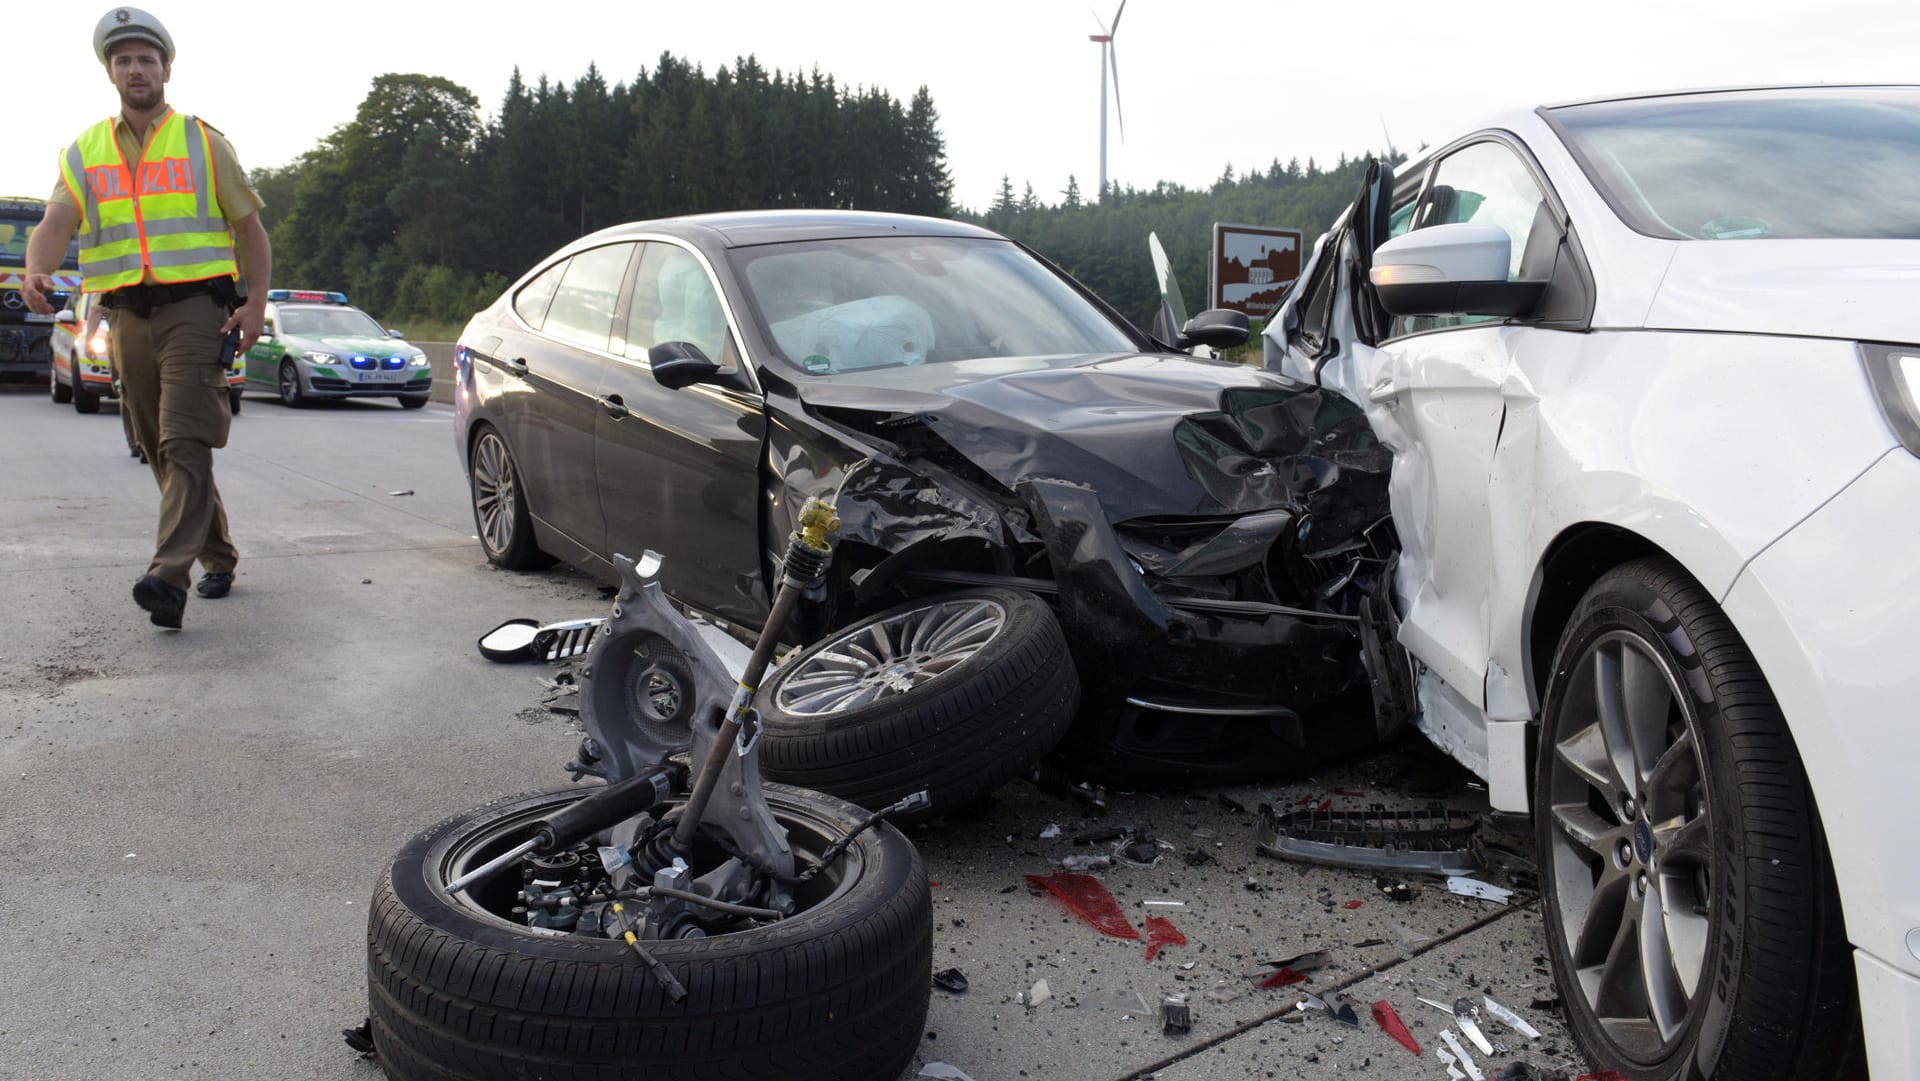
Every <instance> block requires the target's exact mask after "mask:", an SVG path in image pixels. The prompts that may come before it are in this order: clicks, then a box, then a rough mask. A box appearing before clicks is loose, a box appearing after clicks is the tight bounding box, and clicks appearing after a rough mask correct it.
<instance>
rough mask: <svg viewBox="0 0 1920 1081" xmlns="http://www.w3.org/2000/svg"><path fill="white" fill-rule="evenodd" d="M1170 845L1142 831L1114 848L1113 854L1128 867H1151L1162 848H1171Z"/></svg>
mask: <svg viewBox="0 0 1920 1081" xmlns="http://www.w3.org/2000/svg"><path fill="white" fill-rule="evenodd" d="M1172 847H1173V846H1172V845H1169V844H1164V843H1163V842H1161V841H1158V840H1155V839H1154V837H1153V835H1152V834H1150V833H1142V834H1141V835H1140V836H1138V837H1136V838H1134V839H1133V840H1131V841H1128V842H1127V843H1125V844H1123V845H1120V846H1118V847H1117V848H1115V849H1114V855H1115V856H1116V857H1117V858H1118V859H1119V860H1120V862H1121V863H1124V864H1126V865H1127V866H1129V867H1142V868H1145V867H1152V866H1153V865H1154V864H1156V863H1159V862H1160V853H1161V850H1162V849H1163V848H1166V849H1171V848H1172Z"/></svg>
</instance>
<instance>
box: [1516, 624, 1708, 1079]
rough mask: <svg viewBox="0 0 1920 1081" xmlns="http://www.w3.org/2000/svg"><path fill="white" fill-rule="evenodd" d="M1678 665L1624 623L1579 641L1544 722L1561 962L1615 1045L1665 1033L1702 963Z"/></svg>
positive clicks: (1692, 796) (1650, 1056)
mask: <svg viewBox="0 0 1920 1081" xmlns="http://www.w3.org/2000/svg"><path fill="white" fill-rule="evenodd" d="M1682 685H1683V684H1682V676H1681V674H1680V673H1679V672H1678V671H1677V670H1676V668H1675V666H1674V664H1673V663H1672V662H1671V661H1670V660H1668V659H1667V658H1666V656H1665V654H1664V653H1663V652H1662V651H1660V650H1659V649H1657V648H1655V647H1654V646H1652V645H1651V644H1649V643H1648V642H1647V641H1646V640H1645V639H1643V638H1642V637H1640V636H1639V635H1638V634H1635V633H1632V632H1630V631H1624V630H1616V631H1612V632H1609V633H1607V634H1605V635H1602V636H1601V637H1600V638H1599V639H1597V640H1596V641H1595V642H1593V643H1592V644H1591V645H1590V646H1589V647H1588V648H1587V649H1586V650H1585V652H1584V653H1583V654H1582V655H1581V657H1580V660H1579V663H1578V665H1577V666H1576V667H1575V668H1574V670H1573V674H1572V677H1571V681H1570V683H1569V686H1568V693H1567V694H1566V696H1565V698H1564V699H1563V700H1562V702H1561V716H1560V721H1559V724H1558V726H1557V730H1556V732H1555V733H1554V739H1555V741H1556V742H1555V743H1554V746H1553V754H1552V757H1551V759H1550V763H1549V766H1548V768H1549V770H1550V775H1549V778H1548V804H1549V806H1548V808H1547V811H1548V814H1549V815H1550V816H1551V823H1552V829H1551V839H1550V849H1551V850H1550V852H1549V853H1548V858H1549V859H1550V860H1551V861H1552V869H1553V892H1554V900H1555V901H1556V907H1557V916H1558V926H1557V928H1555V929H1556V930H1557V931H1558V932H1559V933H1560V935H1561V939H1562V941H1563V943H1564V944H1565V946H1566V950H1567V953H1568V955H1569V960H1570V962H1571V966H1570V968H1571V972H1572V975H1573V978H1574V982H1575V984H1576V985H1577V986H1578V988H1579V991H1580V993H1581V995H1582V997H1583V998H1584V999H1585V1004H1586V1006H1587V1008H1588V1009H1589V1010H1591V1011H1592V1013H1593V1016H1594V1018H1595V1019H1596V1020H1597V1021H1598V1022H1599V1024H1600V1027H1601V1028H1602V1030H1603V1031H1604V1032H1605V1034H1606V1036H1607V1038H1608V1039H1609V1040H1610V1041H1611V1042H1612V1043H1613V1044H1614V1045H1615V1046H1616V1047H1617V1048H1618V1049H1619V1050H1620V1051H1621V1052H1622V1053H1623V1054H1624V1055H1625V1056H1626V1057H1628V1058H1630V1059H1633V1060H1634V1061H1637V1062H1643V1063H1651V1062H1655V1061H1658V1060H1659V1059H1661V1058H1663V1057H1665V1056H1666V1055H1667V1054H1669V1053H1671V1051H1672V1050H1673V1049H1674V1047H1676V1046H1677V1045H1678V1043H1679V1041H1680V1038H1681V1037H1682V1035H1683V1030H1684V1029H1685V1028H1686V1026H1687V1020H1688V1018H1689V1017H1690V1016H1691V1013H1692V1008H1693V1005H1694V1002H1695V999H1696V998H1697V997H1698V995H1699V993H1700V991H1701V989H1702V985H1703V976H1704V974H1705V971H1706V962H1707V952H1708V946H1709V943H1710V942H1711V941H1712V925H1713V920H1714V917H1715V915H1716V913H1715V912H1714V906H1713V903H1712V898H1713V860H1712V855H1713V834H1712V822H1711V817H1710V814H1709V806H1710V802H1709V798H1708V792H1707V785H1706V776H1707V775H1706V771H1705V769H1704V766H1703V764H1702V762H1701V759H1700V751H1699V746H1698V742H1697V733H1698V731H1699V726H1698V718H1697V714H1696V713H1695V711H1694V709H1693V706H1692V702H1693V699H1692V697H1691V696H1690V695H1689V694H1687V693H1686V692H1685V691H1683V690H1682Z"/></svg>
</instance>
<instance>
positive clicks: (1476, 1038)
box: [1453, 998, 1493, 1055]
mask: <svg viewBox="0 0 1920 1081" xmlns="http://www.w3.org/2000/svg"><path fill="white" fill-rule="evenodd" d="M1453 1020H1454V1022H1455V1023H1456V1024H1458V1025H1459V1026H1460V1031H1461V1033H1462V1034H1463V1035H1465V1036H1466V1038H1467V1039H1469V1040H1472V1041H1473V1046H1475V1047H1478V1048H1479V1049H1480V1053H1481V1054H1483V1055H1491V1054H1493V1041H1492V1040H1489V1039H1487V1034H1486V1033H1484V1032H1482V1031H1480V1007H1478V1006H1475V1005H1474V1004H1473V1000H1472V999H1468V998H1456V999H1454V1000H1453Z"/></svg>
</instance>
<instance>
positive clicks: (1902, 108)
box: [1549, 87, 1920, 240]
mask: <svg viewBox="0 0 1920 1081" xmlns="http://www.w3.org/2000/svg"><path fill="white" fill-rule="evenodd" d="M1549 115H1550V117H1551V119H1552V121H1553V122H1554V123H1555V124H1556V125H1557V126H1558V127H1559V128H1560V130H1561V132H1562V133H1563V134H1564V135H1565V136H1566V139H1567V142H1568V145H1569V146H1571V147H1572V149H1573V151H1574V154H1575V156H1576V157H1578V158H1579V159H1580V164H1581V166H1582V167H1583V168H1584V169H1585V170H1586V172H1587V175H1588V177H1589V178H1591V179H1592V180H1593V183H1594V185H1595V186H1596V187H1598V188H1599V189H1600V194H1601V195H1603V196H1604V197H1605V198H1606V200H1607V202H1608V203H1609V204H1610V205H1611V206H1612V207H1613V209H1614V211H1615V212H1616V213H1618V214H1619V215H1620V217H1621V218H1622V219H1624V220H1625V221H1626V223H1627V224H1628V225H1630V226H1632V227H1633V228H1634V229H1636V230H1638V231H1639V232H1642V233H1646V234H1647V235H1649V236H1658V237H1668V238H1672V239H1675V240H1745V239H1757V238H1761V237H1796V238H1901V239H1920V184H1915V183H1913V178H1914V177H1915V176H1920V89H1914V88H1879V87H1876V88H1866V89H1861V88H1828V89H1809V90H1775V91H1759V92H1749V93H1726V94H1692V95H1685V96H1680V97H1670V98H1649V99H1643V100H1638V101H1613V102H1603V103H1598V104H1593V105H1572V106H1567V107H1564V108H1559V109H1554V110H1551V111H1550V114H1549Z"/></svg>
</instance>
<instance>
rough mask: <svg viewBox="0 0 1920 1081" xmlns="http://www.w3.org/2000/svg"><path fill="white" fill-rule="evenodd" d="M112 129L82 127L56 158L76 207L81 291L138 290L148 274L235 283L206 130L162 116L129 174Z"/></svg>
mask: <svg viewBox="0 0 1920 1081" xmlns="http://www.w3.org/2000/svg"><path fill="white" fill-rule="evenodd" d="M113 125H114V121H113V118H111V117H109V118H107V119H106V120H102V121H101V122H100V123H98V124H96V125H94V126H93V127H91V128H88V129H87V130H86V131H85V132H83V133H81V136H80V138H79V139H77V140H75V142H74V144H73V145H72V146H70V147H68V148H67V152H66V153H65V154H64V155H62V156H61V158H60V175H61V177H62V178H64V179H65V181H66V184H67V189H68V190H69V191H71V192H72V193H73V198H74V201H75V202H76V203H78V204H79V205H80V213H81V219H80V274H81V276H82V277H83V278H84V279H85V280H84V284H83V285H82V288H83V289H85V290H86V291H87V292H89V293H103V292H106V291H108V290H110V289H118V288H120V287H122V286H126V285H138V284H140V282H141V281H142V280H144V279H145V277H146V275H147V274H148V273H149V272H151V273H152V275H153V280H154V281H157V282H168V283H174V282H196V281H205V280H207V279H209V278H219V277H229V278H232V277H238V276H239V273H240V268H239V264H238V263H237V261H236V260H235V259H234V255H233V233H232V231H231V230H230V229H229V228H228V226H227V220H226V218H225V216H224V215H222V214H221V212H220V200H219V198H218V194H217V193H216V192H215V191H214V182H213V167H212V165H211V164H209V163H210V162H211V160H212V148H211V144H210V143H209V141H208V138H207V132H206V128H205V127H204V126H203V125H202V124H201V123H200V121H199V120H197V119H195V118H193V117H190V116H182V115H181V114H179V113H177V112H170V113H168V114H167V116H166V118H165V119H163V120H162V121H161V122H160V127H159V129H158V130H156V131H154V132H153V133H152V135H151V137H149V138H148V140H147V148H146V150H145V152H144V153H143V154H142V155H141V158H140V167H139V168H138V169H137V170H133V169H129V168H127V163H126V161H125V160H123V159H122V158H121V156H120V146H119V143H118V142H117V141H116V140H115V139H114V133H113Z"/></svg>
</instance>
